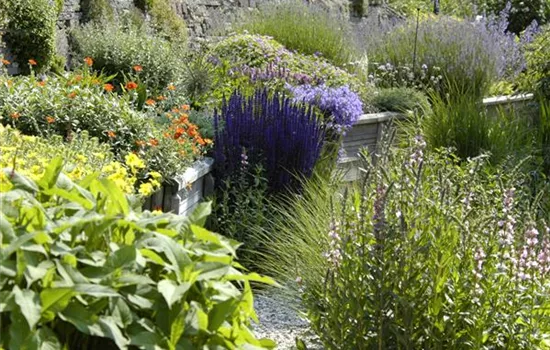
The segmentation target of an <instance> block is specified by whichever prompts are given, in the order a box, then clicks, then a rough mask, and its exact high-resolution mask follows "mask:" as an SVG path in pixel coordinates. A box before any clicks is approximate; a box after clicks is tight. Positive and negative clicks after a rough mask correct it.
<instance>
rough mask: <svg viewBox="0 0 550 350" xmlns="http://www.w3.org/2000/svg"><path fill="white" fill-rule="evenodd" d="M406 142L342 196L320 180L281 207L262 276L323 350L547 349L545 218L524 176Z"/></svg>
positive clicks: (419, 142) (384, 155) (417, 140)
mask: <svg viewBox="0 0 550 350" xmlns="http://www.w3.org/2000/svg"><path fill="white" fill-rule="evenodd" d="M409 142H410V147H407V148H405V149H393V150H391V151H388V152H382V153H381V154H380V155H379V156H375V158H376V161H375V162H373V163H374V164H375V165H370V164H369V163H367V164H364V165H362V167H363V168H365V170H366V175H365V176H366V179H364V180H363V185H360V184H357V187H356V188H352V189H350V190H349V192H348V194H347V195H346V194H342V193H341V192H340V193H336V194H335V191H334V189H333V188H332V187H331V186H329V185H328V184H326V183H324V182H320V183H319V182H318V183H317V184H314V185H311V186H310V189H309V190H307V191H306V194H305V195H304V197H303V199H302V198H296V199H295V201H296V202H297V203H298V204H295V205H291V206H288V205H287V204H286V203H284V204H282V205H280V206H279V207H278V211H281V212H282V213H283V214H285V215H286V216H285V217H284V218H283V219H282V220H280V221H279V222H278V223H277V225H275V226H274V227H273V228H272V229H267V230H268V231H269V234H266V235H265V236H266V237H271V241H268V242H269V243H270V244H269V245H268V247H270V252H269V254H267V262H265V263H264V266H267V267H268V271H273V272H274V273H275V275H276V276H277V277H279V278H282V280H283V281H285V282H287V284H288V286H289V287H290V288H289V290H294V291H295V293H297V294H298V295H300V296H301V299H302V304H303V307H304V308H305V309H306V310H307V315H308V319H309V320H310V322H311V325H312V328H313V330H314V331H315V333H316V334H317V335H318V336H319V338H320V339H321V341H322V342H323V345H324V348H326V349H373V348H378V349H399V348H403V349H437V348H439V349H466V348H472V349H491V348H500V347H502V346H504V347H510V348H514V349H534V348H544V347H545V345H544V344H545V342H546V340H545V337H546V336H545V335H546V334H547V333H548V331H549V327H550V324H549V322H548V316H547V313H548V312H547V306H548V302H549V300H550V299H549V297H550V295H549V293H548V291H547V288H546V284H547V283H548V274H547V272H546V271H548V269H549V268H550V265H549V263H548V260H547V259H546V257H547V255H546V254H547V252H548V249H549V247H550V245H549V244H550V243H549V236H548V234H549V232H550V231H548V228H547V227H546V224H547V223H545V222H544V221H545V220H547V218H548V214H549V213H548V212H544V211H542V210H541V209H540V208H541V206H539V204H541V205H542V203H539V202H538V201H537V200H536V199H533V194H532V188H531V187H530V186H529V185H527V184H528V183H529V182H530V180H529V178H530V176H529V175H527V174H525V175H523V174H522V173H520V172H518V171H517V169H510V168H498V169H496V170H495V171H490V170H488V169H489V168H487V167H486V164H485V160H484V158H483V157H479V158H477V159H473V160H471V161H468V162H461V161H459V160H457V158H456V157H453V155H452V154H450V153H448V152H446V151H444V152H439V151H437V152H432V151H430V150H427V149H426V148H425V147H426V144H425V142H424V140H423V139H422V137H420V136H418V137H415V138H414V139H413V140H409ZM367 158H369V159H370V155H369V157H367ZM519 167H520V166H519V165H518V168H519ZM548 190H549V189H548V186H546V187H543V190H542V191H541V192H540V197H538V198H539V199H540V198H543V200H546V199H547V198H548V197H547V194H548ZM294 296H296V294H294ZM518 320H522V321H520V322H518Z"/></svg>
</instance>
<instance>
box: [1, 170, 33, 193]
mask: <svg viewBox="0 0 550 350" xmlns="http://www.w3.org/2000/svg"><path fill="white" fill-rule="evenodd" d="M12 170H13V169H10V168H4V169H3V171H4V174H6V175H7V176H8V178H9V179H10V182H11V183H12V184H13V188H14V189H21V190H23V191H26V192H31V193H36V192H38V191H39V188H38V186H36V184H35V183H34V182H33V181H31V180H29V179H28V178H26V177H25V176H23V175H21V174H19V173H18V172H17V171H15V172H13V171H12Z"/></svg>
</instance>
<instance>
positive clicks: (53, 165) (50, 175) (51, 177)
mask: <svg viewBox="0 0 550 350" xmlns="http://www.w3.org/2000/svg"><path fill="white" fill-rule="evenodd" d="M62 169H63V158H62V157H56V158H54V159H52V160H51V161H50V163H49V165H48V166H47V167H46V169H45V172H44V175H43V176H42V178H41V179H40V180H38V185H39V186H40V187H41V188H43V189H46V190H47V189H50V188H52V187H54V185H55V183H56V182H57V178H58V177H59V174H60V173H61V170H62Z"/></svg>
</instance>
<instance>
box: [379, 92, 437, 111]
mask: <svg viewBox="0 0 550 350" xmlns="http://www.w3.org/2000/svg"><path fill="white" fill-rule="evenodd" d="M371 103H372V105H373V106H374V107H375V108H377V109H378V110H380V111H393V112H407V111H413V112H424V111H426V112H429V111H430V110H431V106H430V102H429V101H428V98H427V97H426V95H425V94H424V93H422V92H421V91H418V90H415V89H411V88H390V89H380V90H379V91H378V93H377V94H376V95H374V96H373V98H372V100H371Z"/></svg>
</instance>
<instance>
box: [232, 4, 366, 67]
mask: <svg viewBox="0 0 550 350" xmlns="http://www.w3.org/2000/svg"><path fill="white" fill-rule="evenodd" d="M234 29H237V30H238V31H240V32H243V31H247V32H250V33H252V34H259V35H264V36H270V37H272V38H273V39H274V40H276V41H277V42H279V43H281V44H282V45H283V46H285V47H286V48H287V49H289V50H296V51H298V52H299V53H301V54H306V55H314V54H318V55H321V56H322V57H323V58H325V59H327V60H328V61H329V62H331V63H332V64H334V65H336V66H340V67H344V66H345V65H346V64H347V63H349V62H350V61H352V60H353V59H354V57H355V56H357V52H356V51H355V43H354V42H353V40H352V35H351V28H350V24H349V21H348V20H347V19H343V18H338V17H336V16H335V15H333V14H331V13H330V12H328V10H323V9H321V8H319V6H318V5H317V6H316V5H308V4H305V3H304V2H303V1H298V0H286V1H283V2H280V3H276V4H266V5H265V6H262V7H260V9H259V11H258V12H256V13H254V14H253V15H248V16H246V17H245V18H244V21H239V23H238V24H236V28H234Z"/></svg>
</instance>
